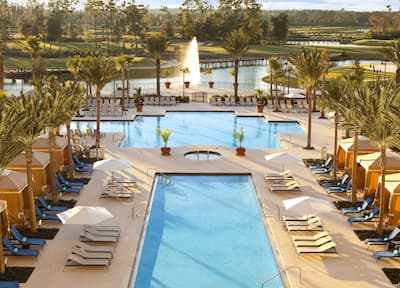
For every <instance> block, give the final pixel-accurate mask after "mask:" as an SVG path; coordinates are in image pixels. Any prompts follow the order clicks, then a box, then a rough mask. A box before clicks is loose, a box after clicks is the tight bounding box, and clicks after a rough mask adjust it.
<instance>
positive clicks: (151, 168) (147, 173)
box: [146, 167, 157, 177]
mask: <svg viewBox="0 0 400 288" xmlns="http://www.w3.org/2000/svg"><path fill="white" fill-rule="evenodd" d="M150 170H154V172H156V170H157V168H154V167H149V168H147V169H146V175H147V177H150V175H149V172H150Z"/></svg>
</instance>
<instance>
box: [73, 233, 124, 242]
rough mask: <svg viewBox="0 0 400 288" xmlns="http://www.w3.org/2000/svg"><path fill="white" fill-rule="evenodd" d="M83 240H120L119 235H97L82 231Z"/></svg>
mask: <svg viewBox="0 0 400 288" xmlns="http://www.w3.org/2000/svg"><path fill="white" fill-rule="evenodd" d="M80 238H81V241H85V242H118V237H114V236H96V235H93V234H91V233H88V232H85V231H82V233H81V237H80Z"/></svg>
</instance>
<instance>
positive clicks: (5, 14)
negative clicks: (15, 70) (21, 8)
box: [0, 0, 10, 91]
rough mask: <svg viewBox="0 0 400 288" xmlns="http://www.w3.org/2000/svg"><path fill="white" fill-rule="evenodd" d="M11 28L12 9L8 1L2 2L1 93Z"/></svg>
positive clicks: (0, 38) (0, 37) (0, 41)
mask: <svg viewBox="0 0 400 288" xmlns="http://www.w3.org/2000/svg"><path fill="white" fill-rule="evenodd" d="M9 28H10V8H9V6H8V3H7V0H1V1H0V91H3V89H4V56H3V53H4V50H5V48H6V45H7V44H6V43H7V42H6V41H7V38H8V33H9Z"/></svg>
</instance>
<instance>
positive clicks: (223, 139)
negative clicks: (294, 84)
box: [71, 111, 304, 148]
mask: <svg viewBox="0 0 400 288" xmlns="http://www.w3.org/2000/svg"><path fill="white" fill-rule="evenodd" d="M89 127H90V128H95V127H96V123H95V122H93V121H90V122H83V121H79V122H73V123H72V124H71V128H73V129H75V128H79V129H81V130H82V131H85V130H86V128H89ZM242 127H243V129H244V130H245V137H244V140H243V143H242V145H243V147H246V148H281V145H280V142H279V140H278V139H277V137H276V134H282V133H283V134H301V133H304V131H303V129H302V128H301V127H300V125H299V124H298V123H297V122H267V121H265V119H264V118H263V117H235V115H234V113H233V112H181V111H179V112H168V113H166V115H165V116H164V117H160V116H154V117H153V116H142V117H137V118H136V119H135V121H102V122H101V125H100V130H101V132H120V133H125V135H126V137H125V140H124V141H123V143H122V144H121V147H136V148H143V147H146V148H158V147H161V146H162V145H163V143H162V141H161V139H160V137H158V136H157V135H156V132H155V130H156V128H161V129H167V128H172V129H173V132H172V134H171V136H170V139H169V142H168V146H170V147H176V146H184V145H195V144H209V145H220V146H227V147H236V146H237V142H236V139H235V138H234V137H233V132H232V131H233V129H234V128H236V129H241V128H242Z"/></svg>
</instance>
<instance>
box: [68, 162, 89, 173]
mask: <svg viewBox="0 0 400 288" xmlns="http://www.w3.org/2000/svg"><path fill="white" fill-rule="evenodd" d="M73 168H74V171H75V172H85V173H92V172H93V169H92V168H90V167H79V166H77V165H75V164H74V165H73Z"/></svg>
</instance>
